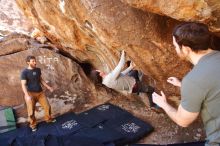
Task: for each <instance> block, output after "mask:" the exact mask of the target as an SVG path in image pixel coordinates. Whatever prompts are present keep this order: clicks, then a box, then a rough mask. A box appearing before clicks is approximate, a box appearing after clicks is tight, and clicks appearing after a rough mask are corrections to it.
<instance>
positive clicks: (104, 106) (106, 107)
mask: <svg viewBox="0 0 220 146" xmlns="http://www.w3.org/2000/svg"><path fill="white" fill-rule="evenodd" d="M109 107H110V106H109V105H101V106H99V107H98V110H100V111H105V110H108V109H109Z"/></svg>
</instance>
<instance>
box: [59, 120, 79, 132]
mask: <svg viewBox="0 0 220 146" xmlns="http://www.w3.org/2000/svg"><path fill="white" fill-rule="evenodd" d="M77 125H78V123H77V121H75V120H70V121H66V122H65V123H63V124H62V129H69V130H70V129H72V128H73V127H75V126H77Z"/></svg>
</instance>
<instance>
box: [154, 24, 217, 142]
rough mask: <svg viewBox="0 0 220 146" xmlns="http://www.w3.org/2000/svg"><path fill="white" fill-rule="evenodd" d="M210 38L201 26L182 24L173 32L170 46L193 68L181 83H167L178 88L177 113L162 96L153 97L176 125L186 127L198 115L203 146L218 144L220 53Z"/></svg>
mask: <svg viewBox="0 0 220 146" xmlns="http://www.w3.org/2000/svg"><path fill="white" fill-rule="evenodd" d="M212 38H213V36H212V35H211V33H210V32H209V30H208V28H207V26H206V25H204V24H200V23H193V22H191V23H184V24H181V25H179V26H177V27H176V28H175V29H174V31H173V44H174V46H175V50H176V52H177V54H178V56H179V57H181V58H182V59H186V60H188V61H190V62H191V63H192V64H193V65H194V67H193V69H192V70H191V71H190V72H189V73H188V74H187V75H186V76H185V77H184V78H183V80H182V82H180V81H179V80H178V79H177V78H176V77H170V78H168V80H167V82H169V83H171V84H173V85H174V86H178V87H181V102H180V105H179V107H178V109H175V108H173V107H172V106H171V105H170V104H168V103H167V100H166V96H165V94H164V93H163V92H162V91H161V95H159V94H157V93H155V92H154V93H153V102H154V103H156V104H157V105H159V106H160V107H161V108H163V109H164V111H165V112H166V113H167V114H168V116H169V117H170V118H171V119H172V120H173V121H174V122H175V123H177V124H178V125H180V126H182V127H187V126H188V125H189V124H191V123H192V122H193V121H194V120H195V119H196V118H197V117H198V115H199V114H200V113H201V117H202V120H203V123H204V126H205V131H206V135H207V141H206V144H205V145H206V146H219V144H220V110H219V106H220V68H219V67H218V66H219V65H220V52H219V51H216V50H214V49H216V47H214V46H213V45H212V44H213V39H212Z"/></svg>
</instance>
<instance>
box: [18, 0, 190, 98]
mask: <svg viewBox="0 0 220 146" xmlns="http://www.w3.org/2000/svg"><path fill="white" fill-rule="evenodd" d="M17 3H18V5H19V6H20V8H21V9H22V10H23V12H24V13H25V15H26V16H28V17H29V18H31V19H32V20H33V23H34V25H35V26H36V27H37V28H38V29H39V30H41V31H42V32H43V33H44V34H45V36H46V37H47V38H48V39H50V40H51V41H52V42H53V43H55V44H57V45H58V46H59V48H60V49H62V50H63V51H65V52H68V54H69V55H71V56H72V57H74V58H75V59H77V60H78V61H79V62H89V63H91V64H92V65H93V66H94V67H95V68H98V69H100V70H104V71H106V72H108V71H110V70H111V69H112V68H114V67H115V65H116V64H117V62H118V59H119V53H120V51H121V50H122V49H124V50H125V51H126V53H127V56H128V58H129V59H131V60H133V61H134V62H135V64H136V65H137V68H138V69H141V70H142V71H143V72H144V73H145V74H147V75H148V76H149V78H151V79H152V83H154V82H155V83H156V85H157V87H158V89H166V93H169V94H174V93H176V88H172V86H170V85H168V84H167V83H166V79H167V77H169V76H177V77H182V76H183V75H184V74H185V73H186V72H187V71H188V70H189V68H190V66H189V64H187V63H185V62H182V61H180V60H179V59H178V57H177V56H176V53H175V50H174V48H173V46H172V36H171V32H172V29H173V27H174V26H175V25H176V24H177V23H178V22H177V21H175V20H174V19H171V18H168V17H163V16H160V15H157V14H152V13H149V12H143V11H141V10H138V9H135V8H132V7H130V6H128V5H126V4H124V3H122V2H120V1H118V0H104V1H103V0H75V1H65V0H60V1H58V0H50V1H44V0H39V1H24V0H17Z"/></svg>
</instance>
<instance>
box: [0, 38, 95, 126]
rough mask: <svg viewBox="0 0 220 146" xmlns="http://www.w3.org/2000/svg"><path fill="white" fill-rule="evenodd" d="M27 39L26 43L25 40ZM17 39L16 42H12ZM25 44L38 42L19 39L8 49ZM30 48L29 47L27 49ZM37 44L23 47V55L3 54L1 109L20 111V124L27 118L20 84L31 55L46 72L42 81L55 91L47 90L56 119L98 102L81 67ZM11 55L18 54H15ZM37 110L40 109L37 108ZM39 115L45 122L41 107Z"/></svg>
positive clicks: (43, 71) (91, 85)
mask: <svg viewBox="0 0 220 146" xmlns="http://www.w3.org/2000/svg"><path fill="white" fill-rule="evenodd" d="M25 37H26V39H25ZM12 38H13V39H12ZM21 39H23V42H31V41H34V40H32V39H29V38H28V37H27V36H19V37H17V41H16V42H14V44H11V46H6V45H5V47H6V48H9V50H10V48H11V47H12V46H14V47H12V48H16V46H19V44H21V43H20V42H19V41H20V40H21ZM13 40H14V41H15V40H16V38H15V37H8V38H5V40H4V41H3V42H1V44H0V45H1V46H2V43H4V44H7V42H12V41H13ZM27 44H28V45H27ZM36 44H37V42H36V41H35V43H32V44H30V43H26V45H25V43H24V44H23V46H22V45H20V48H21V49H20V51H19V52H16V53H13V54H12V53H10V55H8V54H6V55H4V54H2V55H1V57H0V66H1V68H0V72H1V73H0V78H1V84H0V89H1V92H0V103H1V106H12V107H14V108H15V109H16V115H17V117H19V119H18V122H21V121H20V120H21V119H22V117H23V118H26V107H25V104H24V103H25V102H24V99H23V92H22V89H21V84H20V72H21V70H22V69H24V68H25V67H27V65H26V62H25V58H26V56H28V55H34V56H36V59H37V62H38V64H37V66H38V67H40V68H41V70H42V77H43V78H44V80H45V81H46V82H48V84H49V85H51V86H52V87H54V88H55V91H54V92H53V93H50V92H48V90H46V95H47V97H48V99H49V102H50V104H51V107H52V113H53V115H59V114H63V113H65V112H67V111H70V110H74V109H75V108H78V109H80V108H82V107H84V106H85V104H87V103H88V102H90V103H91V102H95V101H96V96H95V94H96V91H95V89H94V86H93V84H91V82H90V81H89V80H88V79H87V77H86V76H85V74H84V72H83V71H82V69H81V68H80V66H79V65H78V64H76V63H75V62H73V61H71V60H70V59H68V58H66V57H64V56H62V55H60V54H57V53H56V52H54V51H52V50H49V49H46V48H45V46H43V45H41V47H39V46H40V44H38V45H39V46H37V45H36ZM11 52H14V51H13V50H12V51H11ZM37 106H39V105H38V104H37ZM37 111H38V112H37V113H36V116H37V118H42V116H43V110H42V108H41V107H40V106H39V108H38V110H37Z"/></svg>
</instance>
